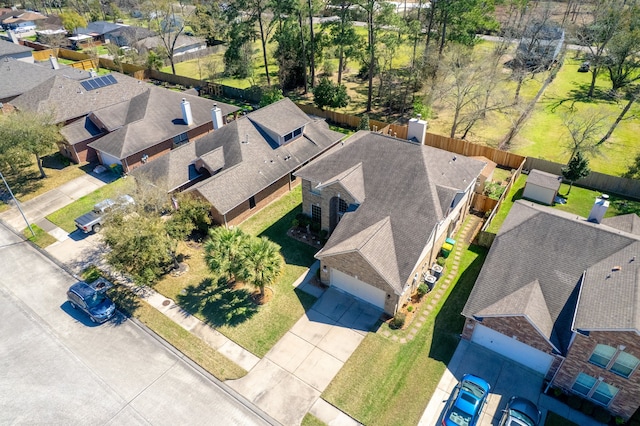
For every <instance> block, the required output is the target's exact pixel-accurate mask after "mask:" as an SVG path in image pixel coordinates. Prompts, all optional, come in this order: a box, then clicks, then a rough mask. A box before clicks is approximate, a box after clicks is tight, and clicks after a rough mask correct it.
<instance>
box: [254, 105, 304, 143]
mask: <svg viewBox="0 0 640 426" xmlns="http://www.w3.org/2000/svg"><path fill="white" fill-rule="evenodd" d="M283 101H284V99H283V100H280V101H278V102H276V104H278V107H277V108H261V109H259V110H257V111H255V112H253V113H251V114H250V115H249V116H248V117H249V120H251V121H253V122H254V123H255V124H257V125H258V126H260V127H262V128H264V129H265V130H270V131H272V132H274V133H276V134H278V135H280V136H284V135H286V134H287V133H291V132H293V131H294V130H295V129H299V128H300V127H302V126H304V125H305V124H307V123H309V122H310V121H311V119H310V118H309V116H308V115H307V114H305V113H304V112H303V111H301V110H300V108H298V107H297V106H296V105H295V104H294V103H293V102H286V101H284V102H283Z"/></svg>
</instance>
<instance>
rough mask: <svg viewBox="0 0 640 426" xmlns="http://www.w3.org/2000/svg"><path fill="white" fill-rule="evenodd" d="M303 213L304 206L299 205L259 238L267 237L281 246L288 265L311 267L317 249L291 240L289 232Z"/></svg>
mask: <svg viewBox="0 0 640 426" xmlns="http://www.w3.org/2000/svg"><path fill="white" fill-rule="evenodd" d="M301 212H302V206H301V205H298V206H296V207H295V208H293V209H291V210H290V211H289V212H288V213H287V214H285V215H284V216H282V217H281V218H280V219H278V220H277V221H276V222H274V223H273V224H272V225H270V226H269V227H268V228H267V229H265V230H264V231H262V232H261V233H260V234H258V236H259V237H267V238H269V239H270V240H271V241H273V242H274V243H276V244H278V245H279V246H280V253H281V254H282V257H284V261H285V262H286V263H287V265H296V266H304V267H309V266H310V265H311V264H312V263H313V262H314V260H315V259H314V257H313V255H314V254H316V252H317V251H318V250H317V249H316V248H314V247H312V246H310V245H308V244H305V243H301V242H300V241H298V240H296V239H294V238H291V237H290V236H289V235H288V234H287V231H288V230H289V228H291V224H292V223H293V220H294V219H295V218H296V215H297V214H298V213H301Z"/></svg>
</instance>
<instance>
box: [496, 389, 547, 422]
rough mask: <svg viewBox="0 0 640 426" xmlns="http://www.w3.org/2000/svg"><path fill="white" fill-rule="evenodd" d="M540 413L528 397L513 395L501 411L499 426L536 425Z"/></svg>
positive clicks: (540, 415)
mask: <svg viewBox="0 0 640 426" xmlns="http://www.w3.org/2000/svg"><path fill="white" fill-rule="evenodd" d="M541 417H542V414H541V413H540V410H538V407H536V405H535V404H534V403H533V402H531V401H529V400H528V399H525V398H521V397H519V396H513V397H511V399H510V400H509V403H508V404H507V408H505V410H504V411H503V412H502V418H501V419H500V423H499V426H538V425H539V424H540V418H541Z"/></svg>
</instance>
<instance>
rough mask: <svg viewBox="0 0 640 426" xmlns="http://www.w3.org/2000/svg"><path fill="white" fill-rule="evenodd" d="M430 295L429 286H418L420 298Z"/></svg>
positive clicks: (423, 284)
mask: <svg viewBox="0 0 640 426" xmlns="http://www.w3.org/2000/svg"><path fill="white" fill-rule="evenodd" d="M427 293H429V286H428V285H426V284H425V283H422V284H420V285H419V286H418V297H420V298H422V297H424V295H425V294H427Z"/></svg>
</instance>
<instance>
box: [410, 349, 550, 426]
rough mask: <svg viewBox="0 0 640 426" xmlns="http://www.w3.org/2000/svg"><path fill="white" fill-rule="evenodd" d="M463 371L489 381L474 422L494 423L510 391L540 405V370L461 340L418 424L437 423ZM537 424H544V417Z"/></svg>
mask: <svg viewBox="0 0 640 426" xmlns="http://www.w3.org/2000/svg"><path fill="white" fill-rule="evenodd" d="M467 373H470V374H474V375H476V376H478V377H482V378H483V379H485V380H486V381H487V382H489V384H490V385H491V394H490V395H489V400H488V402H487V404H486V405H485V406H484V409H483V410H482V416H481V417H480V422H479V423H478V424H479V425H480V426H489V425H497V424H498V422H499V421H500V416H501V415H502V410H503V409H504V408H505V407H506V405H507V402H508V401H509V399H510V398H511V397H512V396H514V395H517V396H521V397H524V398H527V399H529V400H531V401H533V402H534V403H535V404H536V405H538V406H540V405H539V398H540V392H541V391H542V384H543V381H544V377H543V376H542V375H541V374H540V373H537V372H535V371H533V370H529V369H527V368H524V367H522V366H521V365H520V364H517V363H515V362H513V361H511V360H509V359H507V358H504V357H502V356H500V355H498V354H496V353H495V352H493V351H490V350H488V349H485V348H483V347H482V346H478V345H476V344H475V343H470V342H467V341H465V340H462V341H460V343H459V344H458V349H457V350H456V353H455V354H454V356H453V358H452V359H451V362H450V363H449V365H448V366H447V369H446V370H445V373H444V375H443V376H442V379H441V380H440V383H439V384H438V387H437V389H436V391H435V392H434V394H433V397H432V398H431V401H429V404H428V406H427V409H426V410H425V413H424V415H423V416H422V419H421V420H420V423H419V425H421V426H433V425H435V424H438V425H439V424H440V421H441V420H442V411H443V410H444V406H445V402H446V401H447V400H448V398H449V395H450V394H451V391H452V390H453V388H454V387H455V385H456V384H457V383H458V382H459V381H460V379H462V376H463V375H465V374H467ZM541 411H542V410H541ZM543 414H544V412H543ZM541 424H544V421H543V422H541Z"/></svg>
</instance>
